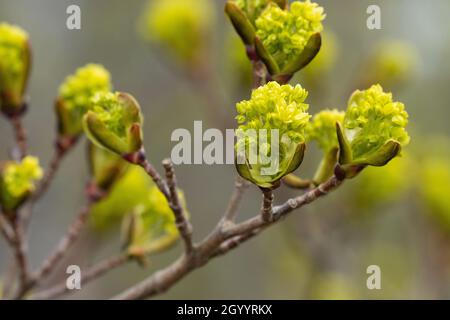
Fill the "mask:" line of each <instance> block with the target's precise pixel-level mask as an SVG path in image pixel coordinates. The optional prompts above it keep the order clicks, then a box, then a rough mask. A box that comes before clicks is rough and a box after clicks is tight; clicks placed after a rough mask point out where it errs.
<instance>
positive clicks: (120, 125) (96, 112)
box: [83, 92, 143, 156]
mask: <svg viewBox="0 0 450 320" xmlns="http://www.w3.org/2000/svg"><path fill="white" fill-rule="evenodd" d="M142 123H143V119H142V115H141V109H140V106H139V104H138V102H137V101H136V99H134V98H133V97H132V96H131V95H130V94H128V93H123V92H116V93H111V92H107V93H97V94H96V95H95V96H94V97H93V98H92V99H91V106H90V108H89V111H88V112H87V113H86V114H85V115H84V117H83V127H84V131H85V132H86V134H87V136H88V138H89V139H90V140H91V141H92V142H93V143H94V144H96V145H97V146H99V147H102V148H105V149H108V150H109V151H112V152H114V153H116V154H118V155H120V156H124V155H127V154H131V153H134V152H137V151H139V150H140V149H141V148H142V128H141V127H142Z"/></svg>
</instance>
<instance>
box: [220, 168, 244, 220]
mask: <svg viewBox="0 0 450 320" xmlns="http://www.w3.org/2000/svg"><path fill="white" fill-rule="evenodd" d="M248 186H249V183H248V182H247V181H245V180H244V179H242V178H241V177H240V176H238V177H236V182H235V183H234V190H233V194H232V195H231V198H230V201H229V202H228V208H227V211H226V212H225V215H224V219H225V220H229V221H234V220H235V219H236V215H237V212H238V209H239V204H240V203H241V200H242V196H243V195H244V191H245V189H247V188H248Z"/></svg>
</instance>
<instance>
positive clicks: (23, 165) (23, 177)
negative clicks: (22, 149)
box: [0, 156, 43, 211]
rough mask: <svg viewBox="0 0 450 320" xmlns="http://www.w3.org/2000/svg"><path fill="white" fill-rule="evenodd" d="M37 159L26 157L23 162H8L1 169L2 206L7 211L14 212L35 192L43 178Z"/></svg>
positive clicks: (0, 197) (0, 189)
mask: <svg viewBox="0 0 450 320" xmlns="http://www.w3.org/2000/svg"><path fill="white" fill-rule="evenodd" d="M42 175H43V172H42V168H41V167H40V166H39V160H38V158H36V157H32V156H26V157H25V158H23V159H22V161H21V162H19V163H17V162H14V161H8V162H5V163H3V164H2V166H1V169H0V204H1V206H2V208H3V209H4V210H5V211H14V210H15V209H17V208H18V207H19V206H20V205H21V204H22V203H23V202H24V201H25V200H26V199H27V197H28V196H29V195H30V194H31V193H32V192H33V191H34V190H35V183H36V181H38V180H40V179H41V178H42Z"/></svg>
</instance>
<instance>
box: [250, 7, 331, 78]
mask: <svg viewBox="0 0 450 320" xmlns="http://www.w3.org/2000/svg"><path fill="white" fill-rule="evenodd" d="M324 18H325V15H324V14H323V8H322V7H320V6H319V5H318V4H317V3H311V2H310V1H309V0H307V1H305V2H300V1H294V2H293V3H292V4H291V6H290V10H289V11H286V10H283V9H281V8H280V7H278V6H276V5H269V6H268V7H267V8H266V9H265V10H264V11H263V12H262V13H261V15H260V16H259V17H258V19H256V22H255V23H256V35H257V36H258V37H259V38H260V39H261V41H262V43H263V45H264V47H265V48H266V50H267V51H268V52H269V54H270V55H271V56H272V57H273V58H274V60H275V62H276V63H277V64H278V66H279V68H280V69H281V70H282V69H283V68H284V66H285V65H286V64H287V63H289V62H290V61H292V60H293V59H295V58H296V57H298V56H299V55H300V53H302V51H303V49H304V48H305V46H306V44H307V43H308V40H309V38H310V37H311V36H312V35H313V34H315V33H319V32H321V31H322V30H323V26H322V20H323V19H324Z"/></svg>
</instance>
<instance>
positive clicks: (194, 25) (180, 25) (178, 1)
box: [143, 0, 214, 62]
mask: <svg viewBox="0 0 450 320" xmlns="http://www.w3.org/2000/svg"><path fill="white" fill-rule="evenodd" d="M213 16H214V10H213V8H212V6H211V1H209V0H171V1H167V0H153V1H151V2H150V4H149V6H148V8H147V9H146V11H145V14H144V18H143V24H144V36H145V37H146V38H147V39H148V40H149V41H151V42H154V43H156V44H157V45H160V46H163V47H165V48H166V49H168V50H170V51H171V52H172V53H173V54H174V55H175V57H177V58H178V59H180V60H181V61H182V62H198V61H197V60H198V59H199V58H200V57H199V54H200V53H201V51H202V50H203V49H204V46H205V41H206V38H207V37H206V35H207V34H208V32H209V30H210V29H211V27H212V18H213Z"/></svg>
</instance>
